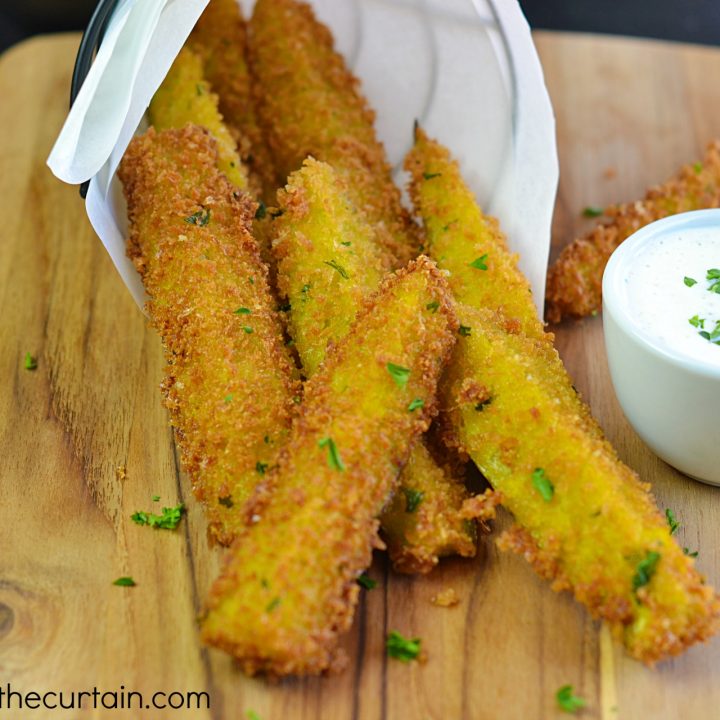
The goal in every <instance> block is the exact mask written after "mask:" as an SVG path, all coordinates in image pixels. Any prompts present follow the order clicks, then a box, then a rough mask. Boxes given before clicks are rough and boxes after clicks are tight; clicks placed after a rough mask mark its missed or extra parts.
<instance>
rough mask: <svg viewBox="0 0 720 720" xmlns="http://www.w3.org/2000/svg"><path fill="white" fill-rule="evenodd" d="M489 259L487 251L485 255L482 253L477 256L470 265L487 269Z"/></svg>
mask: <svg viewBox="0 0 720 720" xmlns="http://www.w3.org/2000/svg"><path fill="white" fill-rule="evenodd" d="M487 259H488V254H487V253H485V254H484V255H481V256H480V257H479V258H475V259H474V260H473V261H472V262H471V263H470V267H473V268H476V269H477V270H487V269H488V266H487Z"/></svg>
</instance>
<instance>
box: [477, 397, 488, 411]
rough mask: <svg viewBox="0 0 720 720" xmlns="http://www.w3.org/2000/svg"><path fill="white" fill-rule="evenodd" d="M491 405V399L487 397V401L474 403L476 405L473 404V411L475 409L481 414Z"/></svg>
mask: <svg viewBox="0 0 720 720" xmlns="http://www.w3.org/2000/svg"><path fill="white" fill-rule="evenodd" d="M491 403H492V398H491V397H489V398H488V399H487V400H482V401H481V402H479V403H476V404H475V409H476V410H477V411H478V412H482V411H483V410H484V409H485V408H486V407H487V406H488V405H490V404H491Z"/></svg>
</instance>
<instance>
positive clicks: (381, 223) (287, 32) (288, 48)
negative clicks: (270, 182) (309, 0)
mask: <svg viewBox="0 0 720 720" xmlns="http://www.w3.org/2000/svg"><path fill="white" fill-rule="evenodd" d="M248 40H249V49H250V63H251V70H252V73H253V76H254V79H255V82H256V92H257V96H258V116H259V118H260V121H261V126H262V128H263V130H264V131H265V136H266V138H267V142H268V145H269V147H270V151H271V152H272V154H273V158H274V160H275V165H276V168H277V170H278V172H279V173H280V175H281V176H282V177H287V176H288V175H290V173H291V172H293V171H295V170H298V169H299V168H300V166H301V165H302V162H303V160H305V158H306V157H307V156H308V155H312V156H313V157H314V158H316V159H317V160H321V161H323V162H327V163H329V164H330V165H332V166H333V167H334V168H335V169H336V170H337V171H338V172H339V173H340V174H341V175H342V176H343V177H344V178H347V180H348V188H349V191H350V193H351V197H352V200H353V202H354V203H355V205H356V206H357V207H358V208H360V209H362V211H363V212H364V213H365V214H366V215H367V218H368V221H369V222H370V224H372V225H374V226H376V231H377V232H378V237H379V240H380V242H381V243H382V244H383V245H384V246H385V247H386V248H387V250H388V251H389V252H390V253H391V254H392V255H393V257H395V258H397V259H398V266H403V265H405V264H406V263H407V261H408V260H409V259H411V258H412V257H414V256H415V255H416V254H417V252H418V248H419V244H420V243H419V233H418V228H417V226H416V225H415V224H414V223H413V222H412V221H411V219H410V217H409V215H408V213H407V211H406V210H405V209H404V208H403V206H402V204H401V201H400V192H399V190H398V188H397V187H396V186H395V184H394V183H393V181H392V177H391V175H390V166H389V165H388V163H387V159H386V157H385V150H384V148H383V146H382V145H381V143H380V142H378V140H377V137H376V135H375V129H374V127H373V122H374V113H373V112H372V110H370V108H369V107H368V104H367V102H366V100H365V98H364V97H363V96H362V95H361V94H360V92H359V81H358V80H357V78H356V77H355V76H354V75H352V73H350V71H349V70H348V69H347V67H346V66H345V62H344V60H343V59H342V57H341V56H340V55H339V54H338V53H336V52H335V50H334V49H333V39H332V35H331V34H330V31H329V30H328V29H327V28H326V27H325V26H324V25H323V24H322V23H320V22H318V21H317V19H316V18H315V16H314V14H313V12H312V10H311V8H310V7H309V6H308V5H306V4H305V3H303V2H298V1H297V0H258V2H257V3H256V4H255V8H254V10H253V15H252V18H251V19H250V23H249V35H248Z"/></svg>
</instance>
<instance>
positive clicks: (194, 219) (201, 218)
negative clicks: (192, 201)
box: [185, 208, 210, 227]
mask: <svg viewBox="0 0 720 720" xmlns="http://www.w3.org/2000/svg"><path fill="white" fill-rule="evenodd" d="M185 222H186V223H187V224H188V225H199V226H200V227H205V226H206V225H207V224H208V223H209V222H210V210H209V208H203V209H202V210H198V211H197V212H194V213H193V214H192V215H188V217H186V218H185Z"/></svg>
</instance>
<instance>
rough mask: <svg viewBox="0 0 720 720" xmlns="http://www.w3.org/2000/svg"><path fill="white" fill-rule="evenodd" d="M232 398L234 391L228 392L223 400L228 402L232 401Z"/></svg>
mask: <svg viewBox="0 0 720 720" xmlns="http://www.w3.org/2000/svg"><path fill="white" fill-rule="evenodd" d="M232 399H233V394H232V393H228V394H227V395H226V396H225V397H224V398H223V400H224V401H225V402H226V403H229V402H232Z"/></svg>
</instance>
